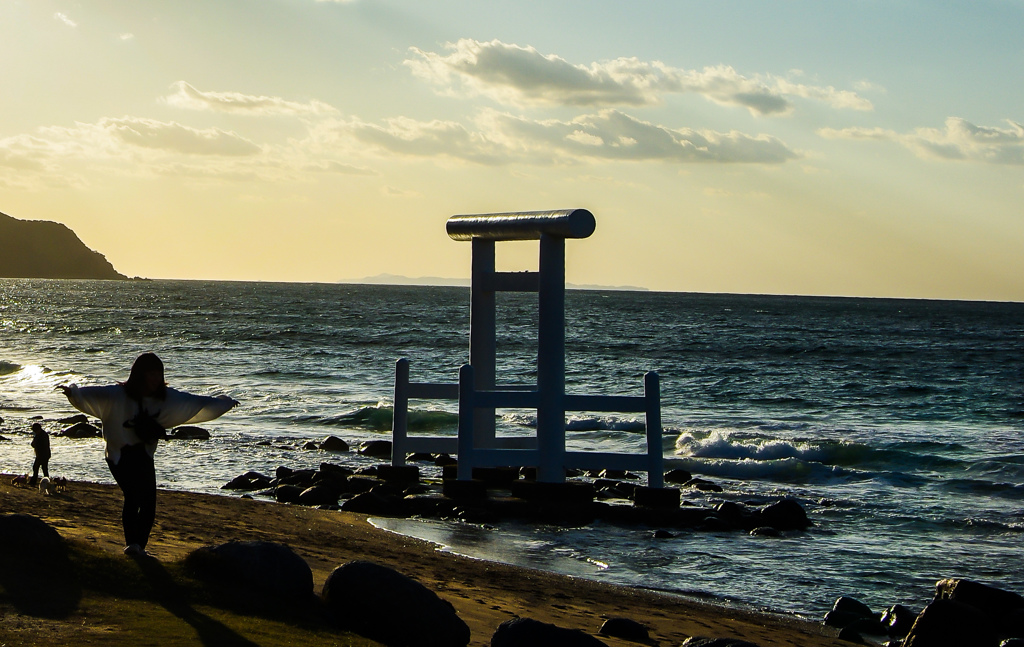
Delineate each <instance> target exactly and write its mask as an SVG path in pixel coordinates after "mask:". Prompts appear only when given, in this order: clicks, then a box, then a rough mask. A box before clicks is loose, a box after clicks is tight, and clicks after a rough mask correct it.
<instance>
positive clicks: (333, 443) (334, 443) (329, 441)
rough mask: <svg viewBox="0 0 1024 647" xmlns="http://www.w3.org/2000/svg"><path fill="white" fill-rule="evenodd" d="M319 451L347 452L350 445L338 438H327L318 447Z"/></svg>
mask: <svg viewBox="0 0 1024 647" xmlns="http://www.w3.org/2000/svg"><path fill="white" fill-rule="evenodd" d="M317 447H318V449H322V450H323V451H325V452H347V451H348V443H346V442H345V441H344V440H342V439H341V438H338V437H337V436H327V437H326V438H324V439H323V440H321V441H320V444H319V445H318V446H317Z"/></svg>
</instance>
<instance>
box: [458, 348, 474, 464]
mask: <svg viewBox="0 0 1024 647" xmlns="http://www.w3.org/2000/svg"><path fill="white" fill-rule="evenodd" d="M473 391H474V387H473V367H472V366H471V365H470V364H463V365H462V367H461V368H460V369H459V451H458V457H459V464H458V468H457V477H458V480H460V481H468V480H470V479H472V478H473V458H474V457H473V444H474V440H475V439H474V437H473V436H474V434H473V431H474V430H473V417H474V416H473V414H474V412H475V407H474V404H475V403H474V402H473V400H474V398H473Z"/></svg>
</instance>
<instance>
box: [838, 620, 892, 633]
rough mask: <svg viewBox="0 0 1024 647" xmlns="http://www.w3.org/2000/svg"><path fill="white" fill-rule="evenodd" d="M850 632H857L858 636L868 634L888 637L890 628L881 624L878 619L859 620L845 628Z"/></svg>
mask: <svg viewBox="0 0 1024 647" xmlns="http://www.w3.org/2000/svg"><path fill="white" fill-rule="evenodd" d="M843 629H849V630H850V631H855V632H857V635H863V634H867V635H869V636H888V635H889V631H888V627H886V626H885V625H884V624H882V623H881V622H879V620H878V618H857V619H856V620H854V621H853V622H851V623H850V624H848V625H846V626H845V627H843Z"/></svg>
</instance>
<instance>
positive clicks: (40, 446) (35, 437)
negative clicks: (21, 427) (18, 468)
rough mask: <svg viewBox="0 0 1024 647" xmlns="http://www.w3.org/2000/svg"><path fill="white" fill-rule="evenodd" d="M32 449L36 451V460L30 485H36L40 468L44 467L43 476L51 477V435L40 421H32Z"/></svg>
mask: <svg viewBox="0 0 1024 647" xmlns="http://www.w3.org/2000/svg"><path fill="white" fill-rule="evenodd" d="M32 450H33V451H34V452H35V455H36V460H35V462H34V463H32V480H31V481H29V485H35V484H36V483H37V482H38V481H39V469H40V468H42V470H43V476H45V477H46V478H50V436H49V434H47V433H46V430H45V429H43V426H42V425H41V424H39V423H38V422H35V423H32Z"/></svg>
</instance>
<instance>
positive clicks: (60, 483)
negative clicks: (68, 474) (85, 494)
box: [50, 476, 68, 494]
mask: <svg viewBox="0 0 1024 647" xmlns="http://www.w3.org/2000/svg"><path fill="white" fill-rule="evenodd" d="M50 483H52V484H53V491H54V492H56V493H57V494H60V493H62V492H67V491H68V480H67V479H66V478H64V477H63V476H55V477H53V479H51V480H50Z"/></svg>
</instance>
